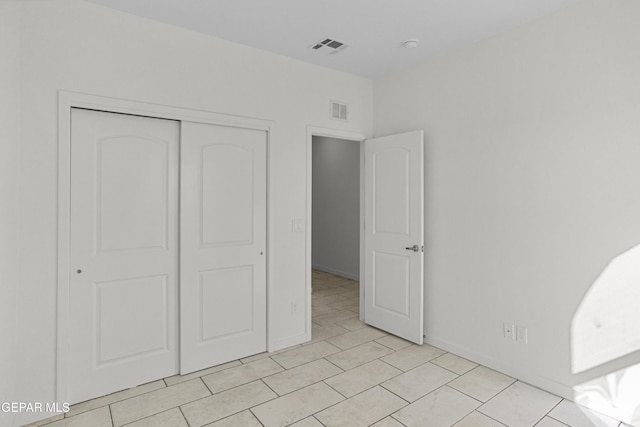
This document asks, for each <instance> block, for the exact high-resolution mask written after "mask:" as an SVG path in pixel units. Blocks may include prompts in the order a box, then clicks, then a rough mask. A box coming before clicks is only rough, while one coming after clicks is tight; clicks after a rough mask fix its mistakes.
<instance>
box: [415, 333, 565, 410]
mask: <svg viewBox="0 0 640 427" xmlns="http://www.w3.org/2000/svg"><path fill="white" fill-rule="evenodd" d="M425 343H427V344H429V345H432V346H434V347H438V348H441V349H442V350H446V351H448V352H450V353H454V354H456V355H458V356H460V357H464V358H465V359H469V360H470V361H472V362H475V363H479V364H480V365H483V366H486V367H487V368H490V369H493V370H496V371H499V372H502V373H503V374H506V375H509V376H510V377H513V378H516V379H517V380H520V381H522V382H524V383H527V384H529V385H532V386H534V387H537V388H539V389H542V390H544V391H548V392H549V393H553V394H555V395H556V396H559V397H562V398H565V399H568V400H573V398H574V397H573V388H572V387H571V386H568V385H566V384H561V383H558V382H556V381H554V380H552V379H550V378H546V377H543V376H540V375H535V374H533V373H531V372H528V371H526V369H523V368H522V367H517V366H513V365H508V364H505V363H503V362H500V361H498V360H495V359H493V358H491V357H487V356H486V355H483V354H479V353H476V352H474V351H471V350H469V349H467V348H465V347H462V346H459V345H456V344H454V343H452V342H449V341H447V340H444V339H441V338H439V337H436V336H433V335H430V334H426V335H425Z"/></svg>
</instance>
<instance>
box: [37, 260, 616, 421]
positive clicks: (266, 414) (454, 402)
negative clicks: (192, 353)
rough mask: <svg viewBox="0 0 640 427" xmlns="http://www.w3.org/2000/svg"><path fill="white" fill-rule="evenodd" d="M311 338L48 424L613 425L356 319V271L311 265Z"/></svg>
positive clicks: (106, 400) (96, 403) (76, 409)
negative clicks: (345, 274) (348, 275)
mask: <svg viewBox="0 0 640 427" xmlns="http://www.w3.org/2000/svg"><path fill="white" fill-rule="evenodd" d="M313 291H314V292H313V324H312V325H313V331H312V336H313V339H312V340H311V341H310V342H309V343H305V344H303V345H300V346H296V347H293V348H289V349H285V350H282V351H279V352H274V353H271V354H267V353H262V354H258V355H255V356H251V357H247V358H245V359H241V360H236V361H233V362H230V363H226V364H224V365H220V366H215V367H212V368H209V369H205V370H203V371H200V372H196V373H193V374H189V375H185V376H180V375H176V376H173V377H170V378H165V379H164V380H159V381H154V382H152V383H149V384H144V385H141V386H139V387H136V388H133V389H129V390H125V391H122V392H118V393H114V394H110V395H108V396H105V397H101V398H98V399H94V400H91V401H88V402H83V403H80V404H77V405H74V406H72V407H71V410H70V412H68V413H67V414H66V415H65V416H64V417H63V416H62V415H60V416H58V417H57V418H52V419H49V420H46V421H44V422H40V423H36V424H32V426H36V425H47V426H48V427H63V426H90V427H102V426H105V427H107V426H108V427H119V426H123V425H126V426H129V427H143V426H149V427H150V426H161V427H162V426H168V427H173V426H176V427H183V426H184V427H199V426H215V427H221V426H226V427H231V426H239V427H251V426H266V427H272V426H273V427H275V426H287V425H293V426H298V427H313V426H328V427H334V426H335V427H338V426H348V427H357V426H377V427H393V426H396V427H397V426H420V427H423V426H429V427H438V426H456V427H499V426H502V427H503V426H509V427H520V426H522V427H528V426H537V427H554V426H555V427H562V426H565V427H566V426H572V427H583V426H585V427H586V426H588V427H619V426H620V427H623V426H624V425H623V424H621V423H620V422H618V421H616V420H614V419H611V418H608V417H607V416H605V415H602V414H598V413H595V412H591V411H589V410H587V409H586V408H582V407H578V406H577V405H575V404H574V403H572V402H569V401H567V400H563V399H561V398H560V397H557V396H554V395H552V394H549V393H547V392H544V391H542V390H540V389H537V388H535V387H531V386H529V385H527V384H525V383H522V382H520V381H517V380H515V379H514V378H511V377H508V376H506V375H504V374H501V373H499V372H496V371H493V370H491V369H488V368H486V367H484V366H479V365H477V364H476V363H473V362H471V361H468V360H465V359H463V358H460V357H458V356H456V355H454V354H451V353H447V352H445V351H443V350H440V349H438V348H435V347H432V346H429V345H426V344H425V345H423V346H416V345H414V344H412V343H409V342H407V341H404V340H402V339H400V338H397V337H395V336H392V335H388V334H387V333H385V332H383V331H380V330H378V329H375V328H371V327H369V326H367V325H365V324H364V323H363V322H361V321H360V320H358V311H359V298H358V295H359V293H358V283H357V282H355V281H352V280H347V279H343V278H340V277H337V276H334V275H331V274H328V273H323V272H319V271H314V272H313Z"/></svg>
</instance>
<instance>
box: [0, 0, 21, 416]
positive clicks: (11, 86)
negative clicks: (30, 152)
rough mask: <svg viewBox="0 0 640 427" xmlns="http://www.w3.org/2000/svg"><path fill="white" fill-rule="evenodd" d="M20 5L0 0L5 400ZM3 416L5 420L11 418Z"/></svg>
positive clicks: (12, 285) (11, 358)
mask: <svg viewBox="0 0 640 427" xmlns="http://www.w3.org/2000/svg"><path fill="white" fill-rule="evenodd" d="M20 8H21V6H20V3H19V2H17V1H15V2H14V1H12V2H0V100H1V102H0V293H1V294H2V296H1V297H0V336H1V337H2V341H1V343H0V402H6V401H9V400H10V397H11V395H12V391H13V389H14V384H15V376H14V364H15V359H16V352H15V336H16V323H15V314H16V312H15V292H16V282H17V280H16V278H17V275H18V271H17V263H18V260H17V253H16V251H15V248H16V246H17V244H18V228H19V221H18V215H17V213H18V200H19V189H18V178H17V177H18V170H19V169H18V162H17V160H18V157H19V154H18V152H19V147H20ZM2 417H3V416H2V415H0V419H1V418H2ZM4 418H5V419H6V420H7V422H8V421H9V420H10V419H11V418H13V417H12V416H11V415H6V416H4Z"/></svg>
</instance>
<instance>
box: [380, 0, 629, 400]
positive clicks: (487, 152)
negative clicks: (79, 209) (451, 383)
mask: <svg viewBox="0 0 640 427" xmlns="http://www.w3.org/2000/svg"><path fill="white" fill-rule="evenodd" d="M639 20H640V2H638V1H634V0H611V1H591V0H588V1H584V2H580V3H578V4H577V5H575V6H572V7H570V8H568V9H564V10H562V11H560V12H558V13H556V14H554V15H552V16H550V17H547V18H544V19H542V20H539V21H537V22H533V23H530V24H528V25H525V26H523V27H521V28H519V29H516V30H513V31H510V32H507V33H503V34H501V35H498V36H496V37H494V38H492V39H489V40H486V41H483V42H479V43H476V44H475V45H473V46H469V47H467V48H465V49H463V50H460V51H457V52H454V53H451V54H448V55H446V56H442V57H439V58H437V59H434V60H431V61H428V62H425V63H423V64H421V65H419V66H416V67H413V68H411V69H407V70H404V71H401V72H398V73H395V74H393V75H390V76H387V77H385V78H381V79H379V80H377V81H376V82H375V83H374V99H375V104H374V107H375V108H374V133H375V135H376V136H381V135H385V134H391V133H396V132H401V131H407V130H411V129H416V128H421V129H424V130H425V137H426V138H425V139H426V145H425V148H426V153H425V161H426V179H425V181H426V186H425V188H426V189H425V193H426V194H425V195H426V210H425V212H426V232H425V234H426V260H427V263H426V269H425V271H426V274H425V281H426V289H425V290H426V295H425V304H426V305H425V310H426V318H425V330H426V333H427V336H428V339H427V340H428V341H429V342H431V343H434V344H436V345H439V346H442V347H444V348H445V349H449V350H452V351H457V352H459V353H460V354H462V355H464V356H467V357H470V358H472V359H474V360H477V361H479V362H483V363H486V364H487V365H489V366H491V367H494V368H497V369H501V370H503V371H505V372H507V373H510V374H512V375H516V376H518V377H520V378H522V379H524V380H526V381H529V382H532V383H533V384H535V385H538V386H541V387H543V388H546V389H548V390H551V391H553V392H556V393H559V394H562V395H563V396H566V397H571V391H570V389H571V387H572V386H573V385H575V384H577V383H579V382H580V381H581V380H583V379H584V378H585V377H583V376H580V375H572V374H571V366H570V359H571V358H570V326H571V319H572V317H573V315H574V312H575V311H576V309H577V307H578V305H579V304H580V302H581V300H582V298H583V296H584V295H585V293H586V292H587V290H588V289H589V287H590V285H591V284H592V282H593V281H594V280H595V279H596V277H597V276H598V274H599V273H600V272H601V270H602V269H603V268H604V267H605V266H606V265H607V263H608V262H609V261H610V260H611V259H612V258H613V257H614V256H616V255H617V254H620V253H622V252H624V251H625V250H626V249H629V248H631V247H632V246H634V245H635V244H637V243H639V242H640V221H639V218H640V197H639V195H640V193H639V192H638V189H639V188H640V187H639V186H640V167H639V165H640V84H638V76H640V55H638V52H640V25H638V22H639ZM636 285H637V284H636ZM503 320H508V321H513V322H519V323H521V324H522V325H525V326H527V327H528V332H529V343H528V344H526V345H525V344H523V343H517V342H515V341H511V340H507V339H505V338H503V333H502V322H503ZM635 359H637V360H636V361H638V360H640V356H638V355H636V357H635Z"/></svg>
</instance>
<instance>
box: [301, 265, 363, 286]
mask: <svg viewBox="0 0 640 427" xmlns="http://www.w3.org/2000/svg"><path fill="white" fill-rule="evenodd" d="M311 268H313V269H314V270H320V271H324V272H325V273H330V274H335V275H336V276H340V277H344V278H345V279H351V280H355V281H356V282H357V281H359V280H360V276H359V274H357V273H356V274H353V273H347V272H346V271H341V270H336V269H333V268H330V267H325V266H323V265H317V264H313V265H312V266H311Z"/></svg>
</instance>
